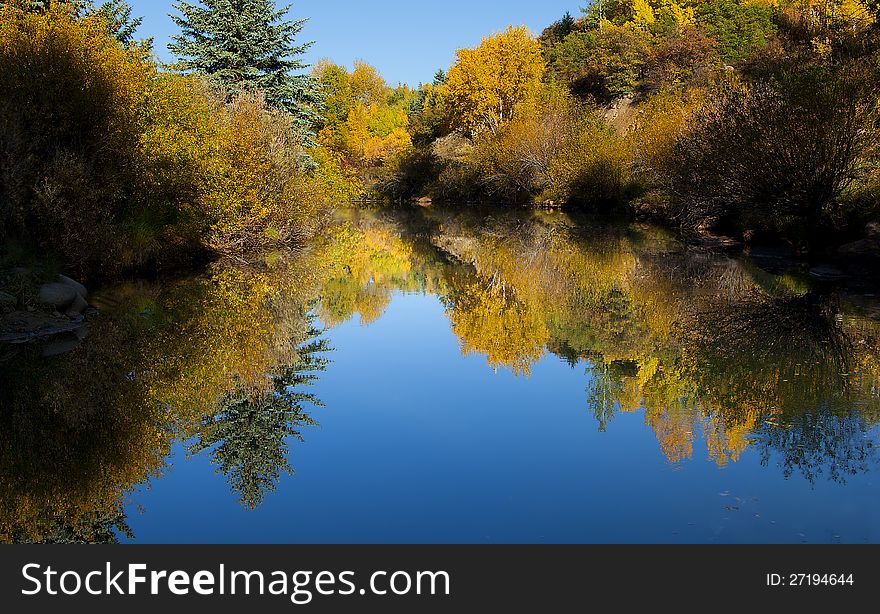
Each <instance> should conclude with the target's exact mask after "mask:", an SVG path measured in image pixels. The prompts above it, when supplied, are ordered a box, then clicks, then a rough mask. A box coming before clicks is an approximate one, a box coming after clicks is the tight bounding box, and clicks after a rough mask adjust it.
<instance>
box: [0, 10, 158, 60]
mask: <svg viewBox="0 0 880 614" xmlns="http://www.w3.org/2000/svg"><path fill="white" fill-rule="evenodd" d="M55 3H56V4H62V5H66V6H69V7H70V10H72V11H73V14H74V16H76V17H77V18H80V17H85V16H87V15H93V14H97V15H100V16H101V17H102V18H103V19H104V20H105V21H106V22H107V28H108V31H109V33H110V36H112V37H114V38H115V39H116V40H118V41H119V42H120V43H122V44H123V45H129V44H131V43H133V42H134V40H135V39H134V35H135V32H136V31H137V29H138V28H139V27H140V25H141V22H143V17H132V16H131V12H132V8H131V5H130V4H129V3H128V2H127V1H126V0H107V1H106V2H103V3H101V4H100V5H96V4H95V3H94V0H55ZM4 4H6V2H3V1H2V0H0V6H3V5H4ZM18 4H19V6H21V7H23V8H24V9H25V10H28V11H45V10H46V9H47V8H49V5H50V4H51V0H27V1H19V2H18ZM139 44H140V46H141V47H143V48H145V49H147V50H150V49H151V48H152V46H153V39H151V38H150V39H145V40H143V41H140V43H139Z"/></svg>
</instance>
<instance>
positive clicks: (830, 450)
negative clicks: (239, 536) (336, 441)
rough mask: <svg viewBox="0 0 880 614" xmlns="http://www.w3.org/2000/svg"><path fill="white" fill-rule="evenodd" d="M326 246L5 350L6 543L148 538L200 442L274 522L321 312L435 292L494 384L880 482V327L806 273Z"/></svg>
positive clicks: (373, 314) (525, 219)
mask: <svg viewBox="0 0 880 614" xmlns="http://www.w3.org/2000/svg"><path fill="white" fill-rule="evenodd" d="M327 235H328V237H327V239H326V240H325V241H322V242H320V243H317V244H315V245H313V246H310V248H309V250H307V251H305V252H303V253H301V254H296V255H292V256H291V255H288V256H278V255H273V256H271V257H268V258H266V262H265V263H262V264H259V265H250V266H242V265H241V264H240V263H219V264H217V265H215V266H214V267H213V268H212V269H211V270H210V271H209V272H208V274H207V275H204V276H201V277H198V278H193V279H182V280H176V281H171V280H163V281H162V282H161V283H151V284H146V283H142V284H127V285H123V286H120V287H118V288H115V289H113V290H111V291H108V292H107V293H105V295H104V299H103V304H102V310H101V313H102V315H101V316H100V317H98V318H97V319H95V320H94V321H93V322H92V323H91V333H90V335H89V337H88V338H87V340H86V341H85V342H84V343H83V344H82V345H81V346H80V347H78V348H77V349H75V350H74V351H72V352H70V353H69V354H66V355H64V356H60V357H54V358H50V359H44V358H42V357H41V356H40V352H39V348H36V347H31V346H24V347H18V348H13V349H10V348H8V347H7V348H3V352H2V358H0V359H2V360H3V369H2V372H0V395H2V409H0V422H2V424H0V492H2V497H0V539H2V540H3V541H93V542H96V541H112V540H113V539H116V538H117V537H118V536H120V535H125V532H126V523H125V518H124V514H123V512H122V510H123V509H124V507H125V502H126V501H127V498H128V497H130V495H131V493H133V492H135V491H136V489H137V488H138V486H139V485H141V484H143V483H145V482H146V481H148V480H149V479H150V478H152V477H155V476H160V475H161V474H162V472H163V470H164V463H165V459H166V458H167V456H168V454H169V453H170V450H171V446H172V444H173V443H174V442H180V441H187V442H190V445H189V447H188V449H189V451H190V452H191V453H192V454H200V453H205V454H208V455H210V458H211V460H212V462H213V464H214V465H215V466H216V467H217V469H218V471H220V472H221V473H223V474H224V475H225V476H226V477H227V480H228V483H229V485H230V488H231V489H232V491H234V493H235V495H236V496H237V497H238V498H239V500H240V501H241V503H242V504H243V505H244V506H246V507H248V508H255V507H257V506H259V505H260V504H261V503H262V502H263V501H264V499H265V497H266V496H267V495H268V494H269V493H271V492H273V491H274V489H275V488H276V487H277V485H278V483H279V480H280V479H281V476H282V475H284V474H285V473H289V472H292V471H293V467H292V464H291V462H290V459H289V456H290V450H289V442H290V441H291V440H296V439H300V438H301V437H303V431H304V429H306V428H308V427H310V426H313V425H314V424H315V422H314V420H313V419H312V418H311V416H310V414H309V411H310V410H309V406H320V402H319V401H318V399H316V398H315V397H314V396H313V395H311V394H309V393H308V392H307V386H309V385H310V384H312V383H313V382H314V381H315V379H316V378H317V377H318V376H319V373H320V372H321V371H323V370H324V369H325V368H327V366H328V361H327V355H326V352H327V350H328V348H327V346H326V342H324V341H321V340H319V339H318V331H317V330H316V328H315V325H314V319H313V317H312V316H311V314H316V315H317V316H318V317H319V318H320V320H321V321H322V322H323V324H324V325H326V326H329V327H333V326H335V325H337V324H339V323H341V322H344V321H347V320H348V319H350V318H352V317H353V316H354V315H355V314H358V315H359V316H360V321H361V323H362V324H364V325H368V324H369V323H371V322H373V321H374V320H376V319H377V318H378V317H379V316H380V315H381V314H382V313H383V311H384V310H385V309H386V308H387V306H388V305H389V304H390V302H391V300H392V296H393V294H394V293H395V292H400V291H403V292H423V293H428V294H432V295H436V296H437V297H438V298H439V299H440V301H441V302H442V304H443V305H444V308H445V311H446V314H447V317H448V318H449V321H450V325H451V329H452V331H453V332H454V334H455V335H456V336H457V338H458V340H459V343H460V347H461V351H462V353H463V354H465V355H467V354H479V355H482V356H485V359H486V362H487V367H489V368H492V369H509V370H510V371H512V372H513V373H515V374H517V375H518V376H520V377H526V378H528V377H530V374H531V373H532V368H533V366H534V365H535V364H536V363H537V362H539V361H541V360H543V359H545V357H546V356H547V355H548V354H553V355H556V356H558V357H560V358H562V359H563V360H565V361H567V362H568V363H569V364H571V365H572V366H573V367H577V368H582V369H584V371H585V386H586V388H587V391H586V394H585V403H586V405H587V407H588V411H589V412H590V413H591V414H592V415H593V416H595V418H596V422H597V425H598V428H599V429H600V430H603V431H604V430H608V431H611V430H612V429H614V419H615V416H617V415H618V414H620V413H639V414H641V415H642V416H643V417H644V420H645V423H646V425H647V426H648V427H649V428H650V429H652V431H653V433H654V434H655V436H656V437H657V440H658V442H659V449H660V452H661V453H662V454H664V455H665V457H666V458H667V459H668V460H669V461H670V462H679V461H683V460H685V459H688V458H691V457H693V455H694V449H695V447H696V446H698V445H702V446H705V449H706V451H707V454H708V456H709V457H710V458H711V459H713V460H714V461H715V462H716V463H718V464H719V465H725V464H728V463H733V462H736V461H738V460H739V459H740V458H741V457H742V455H743V454H744V453H745V452H746V450H748V449H749V448H752V449H754V450H755V453H756V454H758V455H759V458H761V459H762V462H763V463H764V465H765V466H767V468H768V470H771V468H776V467H778V468H779V470H781V472H782V473H783V475H784V476H786V477H790V476H802V477H803V478H805V479H807V480H809V481H811V482H815V481H817V480H819V479H830V480H834V481H838V482H843V481H845V480H846V479H847V477H848V476H852V475H853V474H856V473H859V472H863V471H865V470H867V469H869V468H870V467H871V466H872V465H874V464H876V463H877V457H876V454H875V449H876V445H875V443H874V442H873V440H872V436H871V435H870V434H869V431H871V430H872V429H874V427H876V425H877V424H878V422H880V392H878V391H880V358H878V357H880V322H878V321H877V320H876V319H872V318H871V317H869V316H868V315H866V313H865V311H864V310H863V309H862V308H857V307H855V306H854V305H853V304H852V303H851V302H850V301H848V300H847V298H846V295H845V292H840V291H827V290H817V289H814V288H812V287H811V286H810V284H809V282H808V281H807V279H806V277H805V276H804V275H802V274H801V273H799V272H798V270H797V269H796V268H795V269H792V270H791V272H788V273H770V272H767V271H764V270H762V269H760V268H758V267H757V266H755V265H754V264H753V263H752V262H751V261H749V260H748V259H747V258H733V257H730V256H728V255H724V254H713V253H710V252H706V251H702V250H699V249H695V248H691V247H688V246H685V245H683V244H681V243H679V242H677V241H675V240H673V239H672V238H670V236H669V235H668V234H666V233H665V232H664V231H662V230H660V229H657V228H653V227H651V226H648V225H641V224H629V223H621V224H618V225H608V224H605V225H601V226H600V225H595V224H592V223H591V221H590V220H587V219H575V218H571V217H568V216H564V215H560V214H555V215H553V214H541V213H533V212H532V213H524V212H497V211H496V212H488V213H486V212H479V211H475V210H468V211H463V212H462V211H459V212H452V213H450V212H444V211H440V210H434V209H417V210H407V211H400V212H390V213H384V214H381V215H379V214H368V213H355V214H353V215H352V216H351V217H350V218H349V219H347V220H342V221H340V223H339V225H338V227H336V228H334V229H332V231H330V232H328V233H327ZM536 385H538V384H536ZM477 409H478V408H477ZM330 411H332V408H330Z"/></svg>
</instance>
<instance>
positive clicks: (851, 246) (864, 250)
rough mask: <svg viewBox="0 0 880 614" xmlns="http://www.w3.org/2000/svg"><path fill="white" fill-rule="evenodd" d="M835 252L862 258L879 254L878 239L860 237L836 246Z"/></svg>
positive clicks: (879, 244)
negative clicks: (857, 239)
mask: <svg viewBox="0 0 880 614" xmlns="http://www.w3.org/2000/svg"><path fill="white" fill-rule="evenodd" d="M837 252H838V253H839V254H841V255H842V256H855V257H860V258H864V257H865V256H880V240H878V239H861V240H859V241H853V242H852V243H847V244H846V245H841V246H840V247H838V248H837Z"/></svg>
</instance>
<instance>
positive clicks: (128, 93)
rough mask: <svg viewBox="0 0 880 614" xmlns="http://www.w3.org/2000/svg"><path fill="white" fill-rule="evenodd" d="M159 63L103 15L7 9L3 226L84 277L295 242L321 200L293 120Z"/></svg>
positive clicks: (2, 64)
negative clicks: (208, 252)
mask: <svg viewBox="0 0 880 614" xmlns="http://www.w3.org/2000/svg"><path fill="white" fill-rule="evenodd" d="M223 99H224V97H223V96H222V95H220V93H219V92H216V91H214V90H212V89H210V88H209V87H207V86H206V85H204V84H203V83H201V82H200V81H199V80H198V79H196V78H194V77H183V76H179V75H173V74H167V73H162V72H160V71H159V70H158V69H157V67H156V66H155V64H154V63H153V62H152V60H151V59H150V58H149V57H147V56H146V55H145V54H144V53H143V52H142V51H141V50H140V49H138V48H137V47H134V46H131V47H123V46H122V45H121V44H120V43H119V42H118V41H117V40H116V39H114V38H111V37H110V36H109V34H108V28H107V24H106V23H105V22H104V21H103V19H102V17H101V16H100V14H93V15H88V16H85V17H79V18H77V17H75V16H74V15H73V14H72V13H71V12H70V10H69V9H68V8H66V7H65V6H64V5H61V4H53V5H52V6H51V7H50V8H49V9H48V10H46V11H44V12H25V11H22V10H21V9H19V8H18V7H17V4H16V3H5V4H4V5H3V6H2V8H0V220H2V221H0V223H2V228H0V231H2V233H3V235H4V236H6V237H7V238H8V237H10V236H18V237H23V238H25V240H28V241H30V242H32V243H34V244H36V245H37V246H39V247H41V248H42V249H44V250H48V251H51V252H55V253H56V254H58V255H59V256H60V258H61V259H62V261H63V262H64V263H66V268H68V269H69V270H71V271H72V272H74V273H77V274H81V275H88V274H97V273H98V272H100V274H104V275H106V274H112V273H114V272H118V271H119V270H121V269H125V268H130V267H137V266H142V265H144V264H145V263H147V262H150V261H159V262H161V261H167V260H169V259H172V258H177V257H180V256H181V255H183V254H185V253H191V252H193V251H194V250H199V249H204V248H210V249H224V250H225V249H242V248H246V247H258V246H262V245H267V244H278V243H284V242H287V241H291V240H293V239H295V238H296V237H297V236H298V235H300V234H301V233H303V232H304V231H305V230H306V228H307V226H308V220H309V218H310V217H311V214H312V213H313V211H314V207H315V205H314V203H315V202H316V196H315V195H314V193H313V189H314V188H313V180H311V179H310V178H308V177H307V176H306V175H305V174H304V172H303V171H302V170H300V165H299V158H300V156H301V155H302V150H301V147H300V146H299V144H298V143H297V142H296V141H295V139H293V137H292V136H291V135H292V134H293V131H292V130H290V129H289V127H290V126H289V120H288V119H287V117H286V116H285V115H284V114H282V113H279V112H275V111H270V110H269V109H268V108H267V107H266V106H265V104H264V103H263V101H262V99H261V98H260V96H259V95H257V94H245V95H243V96H241V97H239V98H237V99H236V100H234V101H233V102H232V103H231V104H228V105H227V104H225V103H224V102H223Z"/></svg>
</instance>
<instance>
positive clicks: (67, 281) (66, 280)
mask: <svg viewBox="0 0 880 614" xmlns="http://www.w3.org/2000/svg"><path fill="white" fill-rule="evenodd" d="M58 283H62V284H64V285H65V286H70V287H71V288H73V289H74V290H76V293H77V294H79V295H80V296H81V297H83V298H87V297H88V296H89V291H88V290H87V289H86V287H85V286H84V285H82V284H81V283H79V282H78V281H76V280H75V279H71V278H70V277H67V276H66V275H59V276H58Z"/></svg>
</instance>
